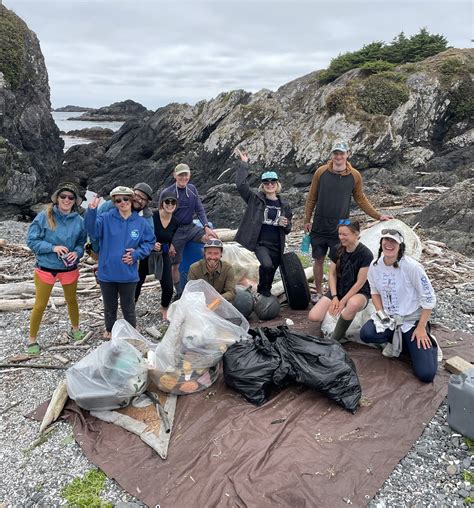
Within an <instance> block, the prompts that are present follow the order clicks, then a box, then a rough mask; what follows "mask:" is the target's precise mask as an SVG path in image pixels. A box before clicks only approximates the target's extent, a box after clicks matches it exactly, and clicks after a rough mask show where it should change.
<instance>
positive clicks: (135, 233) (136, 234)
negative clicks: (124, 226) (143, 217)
mask: <svg viewBox="0 0 474 508" xmlns="http://www.w3.org/2000/svg"><path fill="white" fill-rule="evenodd" d="M139 236H140V232H139V231H138V229H132V231H130V238H132V239H133V240H136V239H137V238H138V237H139Z"/></svg>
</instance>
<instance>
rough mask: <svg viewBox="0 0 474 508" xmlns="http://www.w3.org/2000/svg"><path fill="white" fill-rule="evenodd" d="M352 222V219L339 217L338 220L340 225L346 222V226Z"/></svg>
mask: <svg viewBox="0 0 474 508" xmlns="http://www.w3.org/2000/svg"><path fill="white" fill-rule="evenodd" d="M350 223H351V221H350V219H339V221H338V222H337V224H338V225H340V224H344V226H348V225H349V224H350Z"/></svg>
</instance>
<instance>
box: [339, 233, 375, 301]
mask: <svg viewBox="0 0 474 508" xmlns="http://www.w3.org/2000/svg"><path fill="white" fill-rule="evenodd" d="M340 246H341V244H339V243H338V244H337V245H335V246H334V247H332V248H331V250H330V251H329V259H330V260H331V261H332V262H333V263H337V251H338V249H339V247H340ZM340 259H341V262H340V274H341V275H340V276H339V277H338V278H337V283H336V287H337V297H338V298H339V299H341V298H342V297H344V295H345V294H346V293H347V292H348V291H349V289H351V287H352V286H353V285H354V284H355V283H356V281H357V275H358V274H359V270H360V269H361V268H367V267H368V266H370V263H372V260H373V259H374V256H373V255H372V252H371V251H370V249H369V248H367V247H366V246H365V245H364V244H363V243H359V244H358V245H357V247H356V248H355V250H354V252H346V251H345V250H344V251H343V252H342V254H341V258H340ZM358 292H359V293H362V294H363V295H366V296H367V297H368V298H370V287H369V283H368V281H366V282H365V284H364V285H363V286H362V287H361V289H359V291H358Z"/></svg>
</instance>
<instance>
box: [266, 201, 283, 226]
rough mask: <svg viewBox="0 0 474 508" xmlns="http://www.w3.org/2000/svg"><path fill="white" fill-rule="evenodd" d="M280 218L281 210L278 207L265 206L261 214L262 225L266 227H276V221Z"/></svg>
mask: <svg viewBox="0 0 474 508" xmlns="http://www.w3.org/2000/svg"><path fill="white" fill-rule="evenodd" d="M280 216H281V208H280V207H279V206H271V205H267V206H266V207H265V210H264V212H263V224H266V225H267V226H278V219H279V218H280Z"/></svg>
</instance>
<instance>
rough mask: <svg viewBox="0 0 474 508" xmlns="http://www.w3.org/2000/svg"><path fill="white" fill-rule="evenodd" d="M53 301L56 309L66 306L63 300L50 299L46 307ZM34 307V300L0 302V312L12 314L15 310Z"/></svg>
mask: <svg viewBox="0 0 474 508" xmlns="http://www.w3.org/2000/svg"><path fill="white" fill-rule="evenodd" d="M53 300H54V305H55V306H56V307H62V306H63V305H66V300H65V299H64V298H54V299H53V298H50V299H49V302H48V305H51V302H52V301H53ZM34 306H35V299H34V298H28V299H20V298H18V299H11V300H0V312H14V311H17V310H28V309H32V308H33V307H34Z"/></svg>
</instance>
